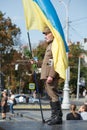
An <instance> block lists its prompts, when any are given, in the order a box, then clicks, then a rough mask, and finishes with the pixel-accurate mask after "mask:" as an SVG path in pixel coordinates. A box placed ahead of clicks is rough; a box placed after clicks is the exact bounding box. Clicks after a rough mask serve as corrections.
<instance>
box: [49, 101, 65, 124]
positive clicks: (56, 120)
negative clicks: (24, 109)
mask: <svg viewBox="0 0 87 130" xmlns="http://www.w3.org/2000/svg"><path fill="white" fill-rule="evenodd" d="M52 109H53V110H54V112H55V114H54V116H53V117H52V119H51V121H49V122H48V125H56V124H62V116H63V114H62V110H61V104H60V102H59V101H58V102H52Z"/></svg>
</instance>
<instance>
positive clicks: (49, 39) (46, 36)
mask: <svg viewBox="0 0 87 130" xmlns="http://www.w3.org/2000/svg"><path fill="white" fill-rule="evenodd" d="M53 39H54V36H53V34H52V33H48V34H45V40H46V42H48V43H50V42H51V41H53Z"/></svg>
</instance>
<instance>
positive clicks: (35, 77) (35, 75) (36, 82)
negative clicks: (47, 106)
mask: <svg viewBox="0 0 87 130" xmlns="http://www.w3.org/2000/svg"><path fill="white" fill-rule="evenodd" d="M27 35H28V41H29V48H30V53H31V56H32V58H33V55H32V47H31V42H30V35H29V32H27ZM34 80H35V84H36V89H37V92H38V97H39V105H40V111H41V117H42V122H43V123H45V120H44V117H43V111H42V104H41V99H40V93H39V87H38V81H37V74H36V71H35V70H34Z"/></svg>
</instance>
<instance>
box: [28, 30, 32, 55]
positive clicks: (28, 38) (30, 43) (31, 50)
mask: <svg viewBox="0 0 87 130" xmlns="http://www.w3.org/2000/svg"><path fill="white" fill-rule="evenodd" d="M27 36H28V42H29V48H30V53H31V56H32V47H31V42H30V35H29V32H27Z"/></svg>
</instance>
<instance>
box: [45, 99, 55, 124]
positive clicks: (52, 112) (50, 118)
mask: <svg viewBox="0 0 87 130" xmlns="http://www.w3.org/2000/svg"><path fill="white" fill-rule="evenodd" d="M50 107H51V117H49V118H47V119H45V123H47V122H49V121H51V120H52V118H53V117H54V116H55V110H53V107H52V102H50Z"/></svg>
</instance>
